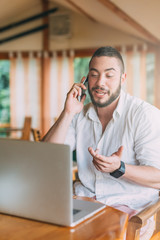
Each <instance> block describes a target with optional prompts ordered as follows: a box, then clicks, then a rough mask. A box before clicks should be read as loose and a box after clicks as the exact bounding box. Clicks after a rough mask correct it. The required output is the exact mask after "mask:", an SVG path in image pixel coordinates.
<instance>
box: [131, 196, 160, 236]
mask: <svg viewBox="0 0 160 240" xmlns="http://www.w3.org/2000/svg"><path fill="white" fill-rule="evenodd" d="M152 216H153V217H154V220H155V221H150V222H147V221H148V220H149V219H150V218H151V217H152ZM146 224H148V225H147V226H146V227H147V229H146V231H145V232H144V234H142V235H141V236H140V231H141V229H142V227H144V226H145V225H146ZM149 239H150V240H160V198H159V199H158V200H157V201H156V202H153V203H152V204H151V205H149V206H148V207H146V208H145V209H143V210H142V211H140V212H139V213H137V214H136V215H134V216H132V217H131V218H130V220H129V222H128V227H127V233H126V240H149Z"/></svg>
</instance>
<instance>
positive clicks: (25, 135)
mask: <svg viewBox="0 0 160 240" xmlns="http://www.w3.org/2000/svg"><path fill="white" fill-rule="evenodd" d="M31 124H32V118H31V117H25V120H24V126H23V129H22V136H21V139H22V140H30V133H31Z"/></svg>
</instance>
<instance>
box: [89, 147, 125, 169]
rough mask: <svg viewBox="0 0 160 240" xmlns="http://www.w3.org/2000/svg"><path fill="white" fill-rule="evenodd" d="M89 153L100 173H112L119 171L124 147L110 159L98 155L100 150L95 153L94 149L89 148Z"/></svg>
mask: <svg viewBox="0 0 160 240" xmlns="http://www.w3.org/2000/svg"><path fill="white" fill-rule="evenodd" d="M88 151H89V152H90V154H91V155H92V157H93V164H94V166H95V168H96V169H97V170H98V171H101V172H106V173H111V172H113V171H115V170H117V169H118V168H119V167H120V165H121V157H122V152H123V146H121V147H120V148H119V149H118V151H117V152H115V153H113V154H112V155H111V156H109V157H106V156H103V155H100V154H98V151H99V150H98V149H96V151H94V150H93V148H92V147H89V148H88Z"/></svg>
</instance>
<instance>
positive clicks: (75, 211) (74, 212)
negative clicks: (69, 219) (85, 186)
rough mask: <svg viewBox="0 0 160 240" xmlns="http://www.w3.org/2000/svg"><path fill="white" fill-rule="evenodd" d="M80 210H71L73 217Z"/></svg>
mask: <svg viewBox="0 0 160 240" xmlns="http://www.w3.org/2000/svg"><path fill="white" fill-rule="evenodd" d="M80 211H81V210H79V209H73V215H75V214H76V213H79V212H80Z"/></svg>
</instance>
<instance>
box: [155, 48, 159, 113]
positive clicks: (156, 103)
mask: <svg viewBox="0 0 160 240" xmlns="http://www.w3.org/2000/svg"><path fill="white" fill-rule="evenodd" d="M155 56H156V57H155V83H154V105H155V106H156V107H158V108H159V109H160V94H159V93H160V47H157V49H156V51H155Z"/></svg>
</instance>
